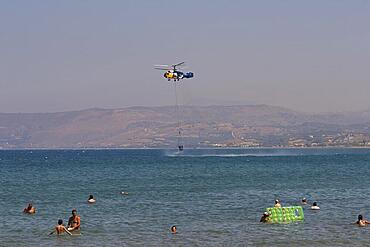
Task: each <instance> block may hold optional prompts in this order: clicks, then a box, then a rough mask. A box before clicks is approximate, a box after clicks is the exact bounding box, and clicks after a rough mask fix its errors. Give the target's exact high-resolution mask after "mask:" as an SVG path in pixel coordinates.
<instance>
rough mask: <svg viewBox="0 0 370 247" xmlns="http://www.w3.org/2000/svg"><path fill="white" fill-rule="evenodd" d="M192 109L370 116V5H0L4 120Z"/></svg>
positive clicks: (68, 1) (257, 1)
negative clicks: (179, 99) (177, 94)
mask: <svg viewBox="0 0 370 247" xmlns="http://www.w3.org/2000/svg"><path fill="white" fill-rule="evenodd" d="M180 61H186V62H187V64H188V69H189V70H191V71H193V72H194V74H195V78H193V79H192V80H187V81H185V80H184V81H183V83H184V84H183V87H182V88H181V93H182V95H183V102H184V103H188V104H200V103H202V104H204V103H208V104H217V103H225V104H231V103H256V104H272V105H278V106H284V107H288V108H291V109H295V110H300V111H311V112H313V111H314V112H325V111H349V110H362V109H369V108H370V1H367V0H310V1H304V0H270V1H267V0H254V1H247V0H240V1H237V0H234V1H228V0H224V1H216V0H209V1H205V0H203V1H202V0H186V1H175V0H168V1H163V0H155V1H154V0H147V1H144V0H132V1H130V0H117V1H113V0H106V1H101V0H99V1H98V0H96V1H92V0H90V1H82V0H80V1H79V0H63V1H57V0H48V1H47V0H44V1H36V0H22V1H18V0H0V112H46V111H47V112H54V111H66V110H78V109H84V108H91V107H102V108H119V107H126V106H134V105H145V106H155V105H170V104H173V102H174V94H173V88H172V87H171V84H169V83H168V82H167V81H166V79H165V78H164V77H163V73H162V71H158V70H154V69H153V65H154V64H158V63H160V64H163V63H176V62H180Z"/></svg>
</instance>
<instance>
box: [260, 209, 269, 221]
mask: <svg viewBox="0 0 370 247" xmlns="http://www.w3.org/2000/svg"><path fill="white" fill-rule="evenodd" d="M269 217H270V214H269V213H268V212H264V213H263V215H262V217H261V219H260V222H262V223H266V222H268V221H269V220H270V218H269Z"/></svg>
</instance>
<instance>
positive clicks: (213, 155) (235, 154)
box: [165, 152, 302, 158]
mask: <svg viewBox="0 0 370 247" xmlns="http://www.w3.org/2000/svg"><path fill="white" fill-rule="evenodd" d="M300 155H302V154H298V153H296V154H294V153H227V154H212V153H203V154H190V153H179V152H175V153H170V152H166V153H165V156H167V157H194V158H197V157H199V158H201V157H226V158H228V157H230V158H232V157H270V156H271V157H273V156H300Z"/></svg>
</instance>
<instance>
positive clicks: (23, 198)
mask: <svg viewBox="0 0 370 247" xmlns="http://www.w3.org/2000/svg"><path fill="white" fill-rule="evenodd" d="M369 175H370V150H369V149H236V150H232V149H219V150H186V151H185V152H184V154H183V155H181V156H179V155H177V154H176V153H174V152H173V151H166V150H84V151H82V150H58V151H50V150H49V151H48V150H37V151H36V150H33V151H30V150H25V151H0V188H1V190H0V214H1V221H0V246H313V245H315V246H349V245H351V246H361V245H366V244H368V243H370V226H369V227H364V228H359V227H356V226H355V225H353V224H351V223H352V222H354V221H355V220H356V218H357V215H358V214H360V213H361V214H364V216H365V218H370V176H369ZM121 191H127V192H129V195H127V196H123V195H121V194H120V192H121ZM89 194H93V195H94V196H95V198H96V199H97V203H96V204H94V205H89V204H87V203H86V200H87V197H88V195H89ZM302 197H306V198H307V199H308V200H309V201H311V202H312V201H317V202H318V204H319V206H320V207H321V210H320V211H319V212H317V211H311V210H309V209H308V207H305V221H304V222H298V223H292V224H282V225H272V224H261V223H259V218H260V216H261V214H262V213H263V212H264V210H265V208H266V207H270V206H272V205H273V201H274V199H275V198H279V199H280V201H281V202H282V204H283V206H284V205H285V206H289V205H299V199H300V198H302ZM29 201H32V202H33V204H34V206H35V207H36V208H37V213H36V214H35V215H25V214H23V213H22V210H23V208H24V207H25V206H26V205H27V203H28V202H29ZM73 208H76V209H77V211H78V214H79V215H80V216H81V221H82V227H81V233H82V235H81V236H61V237H57V236H54V235H53V236H48V235H47V234H48V233H49V232H50V231H51V230H52V229H53V226H54V225H56V223H57V220H58V219H59V218H62V219H63V220H64V221H65V222H66V221H67V220H68V217H69V216H70V211H71V210H72V209H73ZM171 225H177V227H178V232H179V233H178V234H176V235H172V234H170V233H169V228H170V226H171Z"/></svg>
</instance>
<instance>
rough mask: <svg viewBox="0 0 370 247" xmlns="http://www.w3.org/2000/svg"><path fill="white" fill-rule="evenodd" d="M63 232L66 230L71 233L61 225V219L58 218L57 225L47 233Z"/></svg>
mask: <svg viewBox="0 0 370 247" xmlns="http://www.w3.org/2000/svg"><path fill="white" fill-rule="evenodd" d="M63 232H66V233H68V234H69V235H72V233H71V232H70V231H68V229H67V228H66V227H65V226H64V225H63V220H61V219H60V220H58V225H56V226H55V229H54V231H52V232H51V233H49V235H51V234H53V233H56V234H58V235H60V234H62V233H63Z"/></svg>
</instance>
